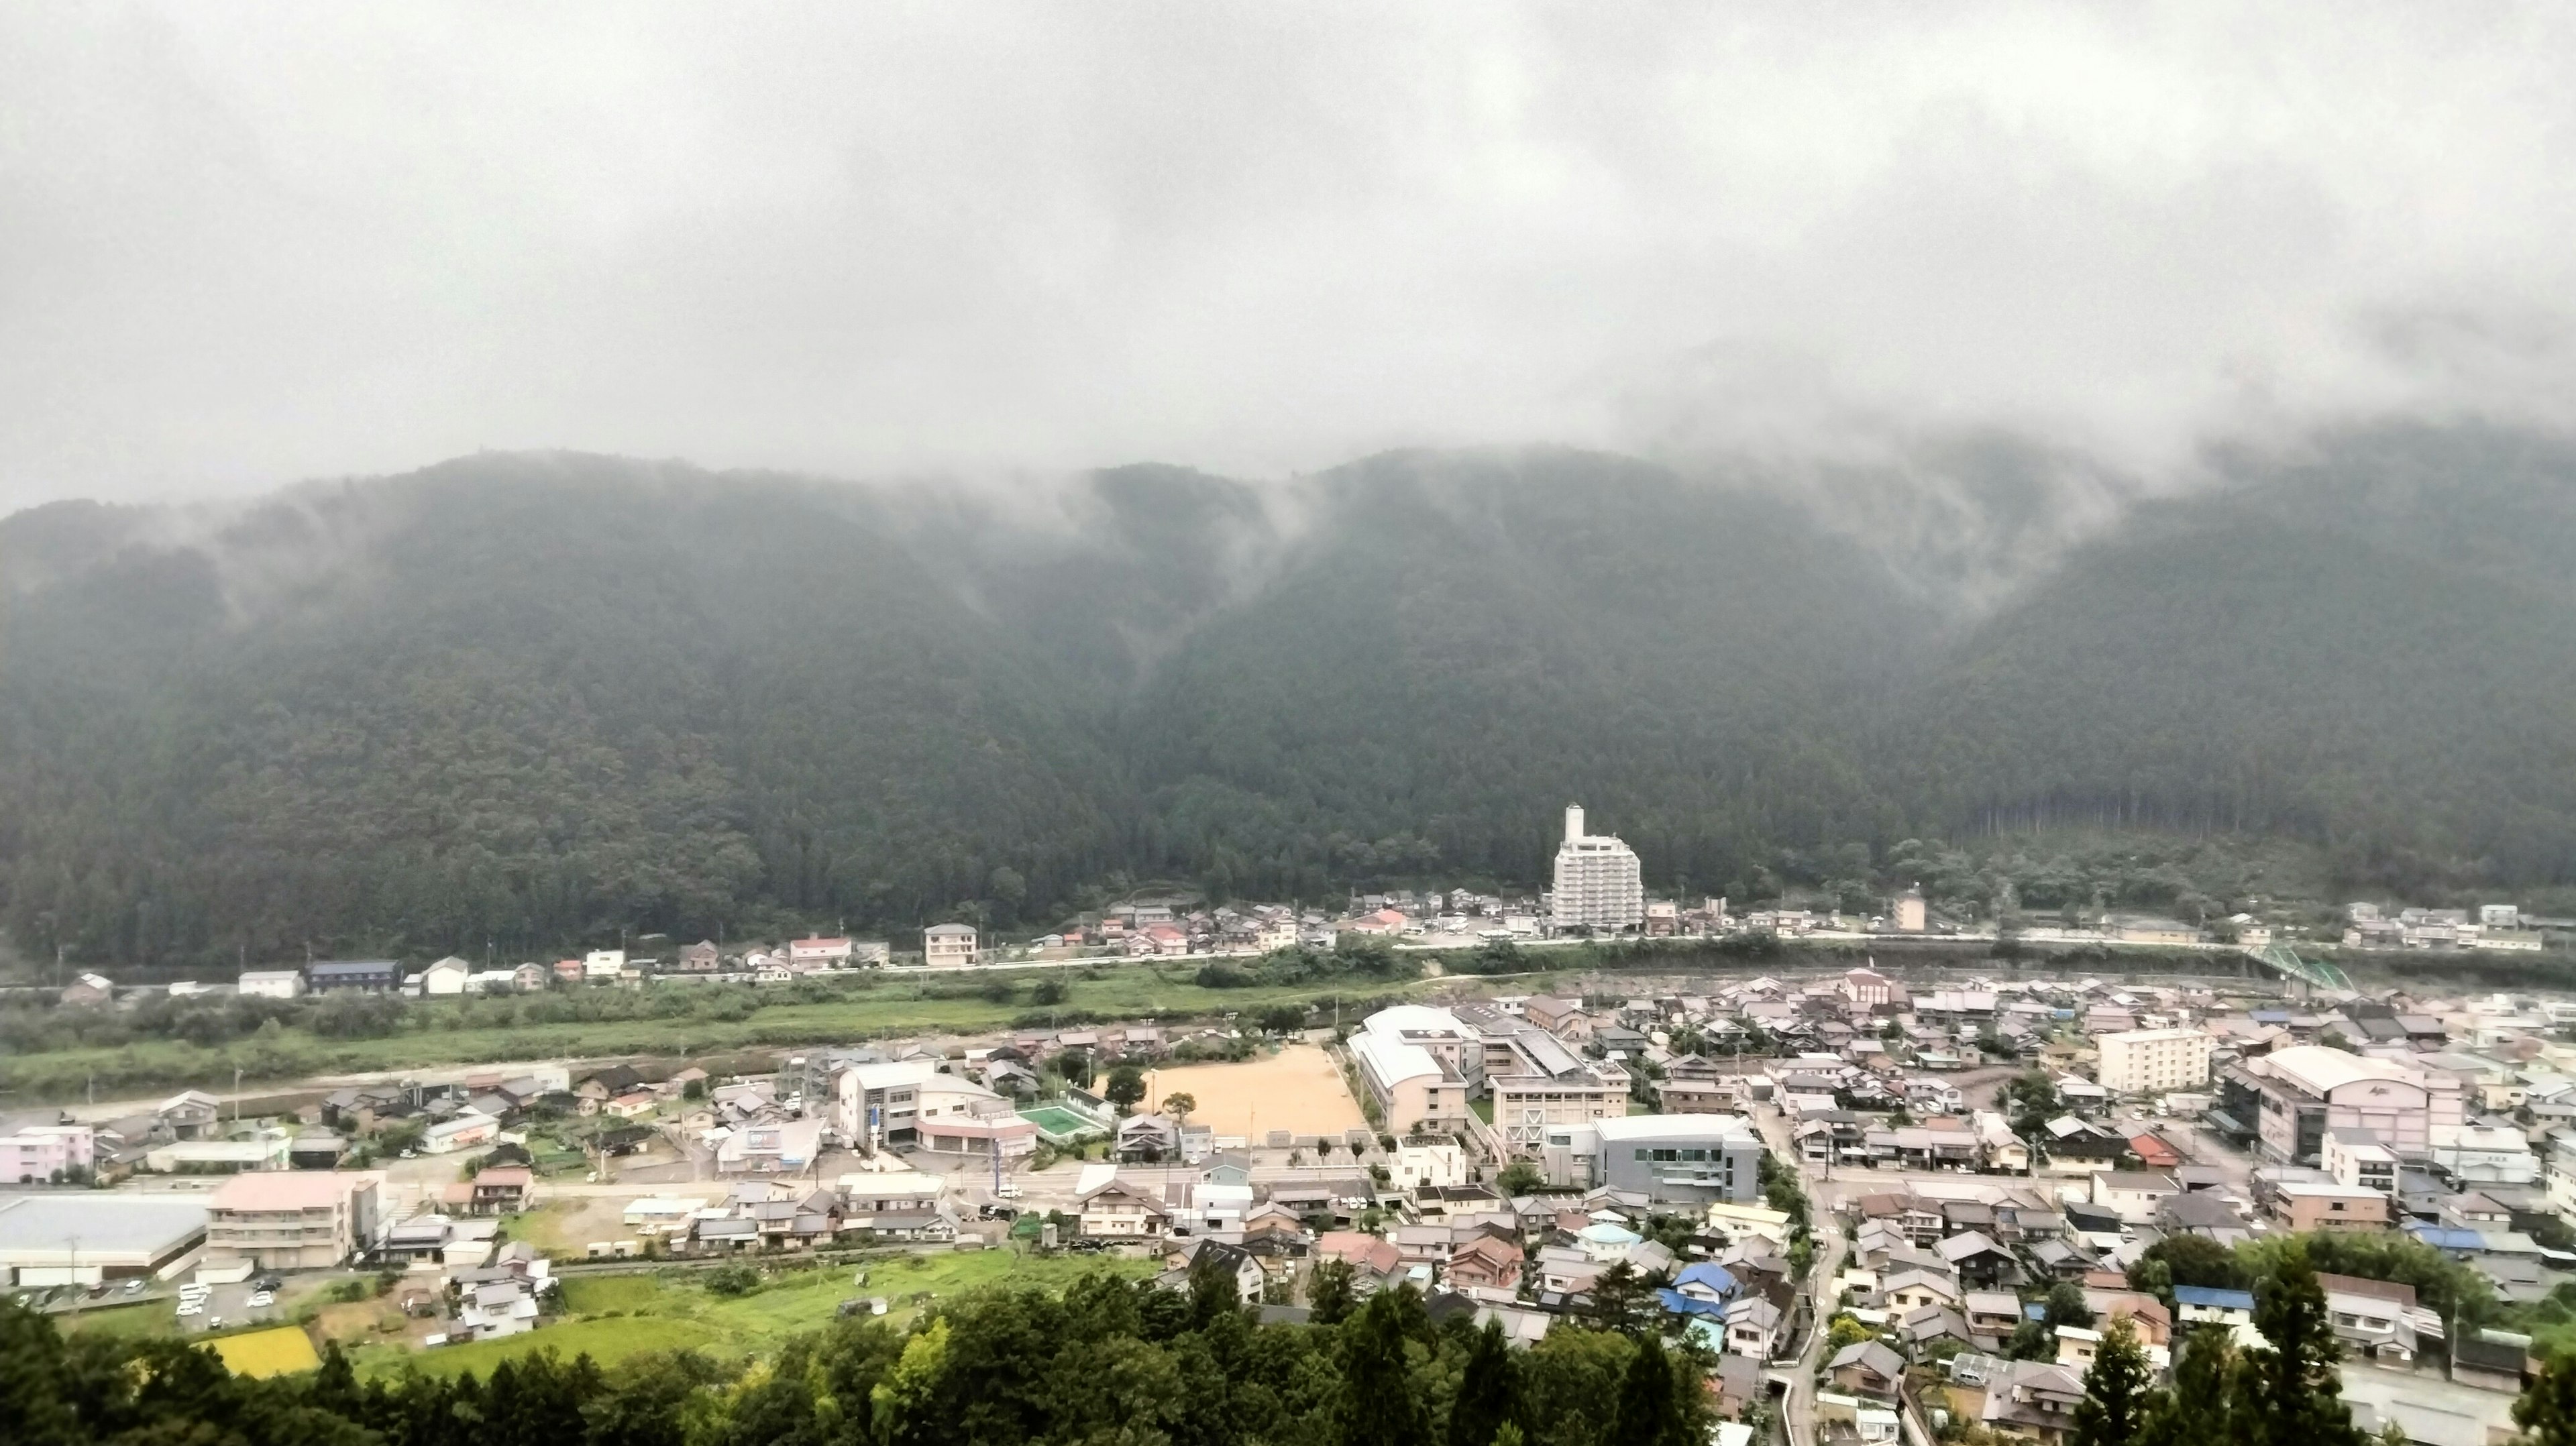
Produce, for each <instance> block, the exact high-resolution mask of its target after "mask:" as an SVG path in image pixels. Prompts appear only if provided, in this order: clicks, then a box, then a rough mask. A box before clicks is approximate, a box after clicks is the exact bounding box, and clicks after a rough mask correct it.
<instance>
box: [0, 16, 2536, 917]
mask: <svg viewBox="0 0 2576 1446" xmlns="http://www.w3.org/2000/svg"><path fill="white" fill-rule="evenodd" d="M2571 42H2576V17H2571V15H2570V14H2569V13H2568V12H2567V11H2565V10H2564V9H2562V8H2553V7H2542V6H2510V5H2506V6H2491V7H2483V8H2477V9H2460V8H2452V9H2442V10H2426V9H2422V8H2413V9H2403V8H2395V7H2391V8H2385V9H2381V8H2370V7H2356V6H2350V5H2314V6H2298V5H2293V6H2286V7H2267V8H2265V9H2263V10H2262V11H2260V12H2259V13H2247V12H2245V11H2243V10H2242V8H2241V7H2224V6H2217V5H2203V4H2176V5H2166V6H2155V7H2148V8H2143V9H2140V8H2121V9H2114V8H2104V9H2098V10H2083V9H2074V8H2068V7H2047V8H2042V7H2023V6H2007V5H1998V6H1965V7H1944V8H1940V9H1931V10H1927V9H1924V8H1921V7H1899V6H1888V7H1876V8H1873V7H1857V8H1848V9H1840V10H1833V11H1828V12H1819V11H1817V10H1815V9H1813V8H1812V7H1793V6H1779V7H1764V6H1751V7H1745V6H1730V7H1722V8H1717V9H1710V8H1707V7H1685V6H1650V7H1644V8H1629V9H1623V10H1617V11H1612V12H1606V13H1605V12H1602V11H1600V10H1598V9H1597V8H1579V7H1552V6H1541V5H1533V6H1509V5H1504V6H1477V7H1459V8H1453V9H1439V8H1432V7H1423V8H1418V9H1412V10H1403V9H1391V8H1390V7H1383V6H1326V7H1301V8H1298V9H1295V10H1291V11H1279V12H1256V11H1217V10H1210V9H1207V8H1204V7H1190V6H1137V7H1127V8H1119V9H1108V10H1102V9H1078V8H1065V7H1047V6H1031V7H1024V8H1002V9H996V8H993V7H969V8H961V7H953V6H925V7H911V8H907V7H864V8H859V9H848V8H837V7H819V6H812V7H809V6H798V5H781V6H773V7H766V8H759V9H754V10H751V11H740V10H735V11H726V12H721V13H719V12H712V11H706V10H703V9H690V8H682V7H656V6H624V5H621V6H603V7H595V8H588V7H550V8H548V9H546V10H543V11H541V12H533V13H532V12H528V11H525V10H523V9H518V8H511V7H500V6H491V7H474V6H465V7H442V8H439V9H436V10H429V11H385V10H373V9H352V8H349V7H333V6H311V7H303V8H298V7H291V6H290V7H287V8H285V9H282V10H281V9H279V8H277V7H264V8H262V9H260V10H257V11H250V10H241V9H229V8H225V7H219V6H201V5H198V6H180V5H154V4H141V5H132V6H126V7H122V8H118V9H115V10H112V11H100V10H77V9H63V8H41V7H20V8H17V9H13V10H9V11H7V12H5V13H0V395H6V396H8V397H9V398H10V399H11V405H9V406H6V407H0V514H5V520H0V910H4V911H5V921H6V925H7V931H8V935H9V938H10V940H11V941H12V942H13V943H14V944H15V945H16V946H18V947H21V948H29V949H42V948H48V947H50V946H52V945H55V944H59V945H61V946H63V947H64V948H65V949H66V950H67V951H68V952H70V953H72V954H75V955H78V956H80V957H86V958H97V959H102V960H125V961H143V962H166V963H173V964H179V963H185V962H187V961H190V960H198V959H212V958H221V957H243V956H247V955H250V954H256V953H277V954H279V955H280V956H281V957H283V956H284V955H285V954H288V953H292V952H293V951H295V950H297V949H299V948H301V947H303V946H305V945H308V944H315V943H316V941H321V943H322V944H323V945H326V946H332V947H361V946H364V947H385V948H398V949H411V948H438V949H445V948H448V947H460V946H461V945H462V944H463V943H465V942H468V941H472V940H477V939H499V940H503V941H507V942H508V943H509V944H510V946H511V947H517V946H518V945H519V944H526V945H527V946H529V947H532V948H533V947H539V946H542V945H547V944H550V943H553V942H556V941H563V940H570V939H574V938H579V937H584V936H587V935H592V934H596V933H597V932H598V931H599V930H601V929H608V930H611V931H612V932H613V930H614V929H615V928H617V927H619V926H620V925H625V924H632V925H637V926H642V925H650V926H653V927H656V928H661V929H666V930H668V931H672V932H680V931H689V932H692V933H693V934H694V933H695V932H702V931H713V930H717V929H722V928H726V927H734V928H750V927H766V926H769V925H773V924H776V925H780V926H785V925H787V924H790V923H793V922H795V921H808V922H818V923H819V922H827V921H831V920H836V919H837V920H846V921H848V922H849V923H850V924H851V925H852V927H860V926H862V925H864V926H865V927H869V928H883V929H895V928H902V927H908V926H910V925H912V924H915V923H918V922H920V921H922V920H925V919H930V918H936V917H944V916H948V915H951V914H965V915H968V916H972V917H976V918H980V919H983V920H985V921H987V922H990V923H993V924H995V925H998V926H1003V927H1011V926H1018V925H1027V924H1030V923H1032V922H1033V921H1041V920H1045V919H1048V918H1051V917H1054V916H1055V915H1056V913H1057V912H1058V911H1061V910H1062V909H1065V908H1068V907H1071V906H1073V905H1075V904H1077V903H1078V902H1080V901H1082V900H1083V899H1085V898H1088V897H1092V896H1093V895H1095V894H1096V892H1097V891H1098V890H1099V889H1101V888H1103V887H1106V886H1107V885H1108V883H1109V882H1111V881H1116V880H1121V879H1135V878H1142V877H1156V876H1161V877H1171V878H1179V879H1185V880H1189V881H1192V882H1195V883H1197V884H1199V885H1201V886H1203V887H1205V888H1207V889H1209V890H1211V891H1213V892H1233V893H1255V892H1257V893H1262V894H1266V895H1269V896H1274V897H1277V896H1302V897H1309V898H1312V897H1318V896H1321V895H1324V894H1328V893H1331V892H1332V891H1335V890H1340V889H1346V888H1348V887H1350V886H1352V885H1354V884H1359V883H1365V882H1368V881H1371V880H1379V879H1396V878H1409V877H1430V876H1435V875H1437V876H1449V877H1475V878H1490V879H1496V880H1514V881H1531V880H1535V879H1536V878H1538V877H1539V876H1540V874H1541V873H1542V872H1543V871H1544V868H1545V862H1546V857H1547V853H1546V851H1547V848H1548V842H1547V840H1548V834H1549V827H1550V825H1549V819H1550V818H1551V817H1553V814H1554V810H1555V809H1556V808H1558V807H1559V806H1561V805H1562V803H1563V802H1564V801H1565V800H1566V799H1567V798H1569V797H1580V798H1582V799H1583V800H1585V801H1586V803H1587V804H1589V805H1590V806H1592V807H1593V808H1594V809H1595V810H1596V816H1597V817H1599V818H1601V819H1604V820H1607V821H1611V825H1610V826H1614V827H1616V828H1618V829H1619V830H1620V831H1621V832H1622V833H1623V834H1625V835H1626V836H1628V837H1629V838H1631V839H1632V840H1634V841H1636V842H1637V843H1638V844H1639V846H1640V849H1641V851H1642V852H1643V853H1644V854H1645V855H1646V857H1647V859H1648V867H1649V870H1650V878H1651V880H1652V882H1653V883H1654V884H1655V885H1656V886H1657V887H1659V888H1676V889H1678V888H1686V887H1705V888H1711V889H1722V888H1727V887H1730V886H1735V885H1745V886H1752V885H1755V884H1757V883H1759V882H1760V881H1762V880H1765V879H1770V878H1772V877H1773V875H1772V873H1771V871H1772V870H1773V869H1774V868H1775V866H1777V867H1780V868H1787V867H1788V865H1786V864H1784V863H1783V860H1784V859H1786V858H1788V857H1790V856H1791V855H1793V854H1799V853H1801V852H1802V851H1803V852H1804V853H1805V854H1807V855H1810V856H1814V855H1816V852H1817V851H1826V852H1829V853H1832V855H1833V856H1834V857H1835V858H1838V859H1839V858H1858V859H1860V860H1862V861H1863V862H1867V861H1868V860H1870V859H1872V858H1879V859H1884V858H1886V857H1888V856H1889V852H1890V850H1892V849H1893V848H1894V847H1895V846H1896V845H1897V844H1899V843H1900V842H1902V841H1903V840H1906V839H1908V838H1915V839H1917V840H1921V839H1927V838H1928V839H1939V838H1950V837H1962V836H1968V835H1986V836H1992V835H1994V834H1995V833H1997V832H1998V831H2004V830H2016V829H2025V828H2037V827H2047V826H2051V825H2057V824H2080V825H2083V826H2085V827H2088V828H2091V827H2099V828H2110V829H2117V830H2136V831H2164V832H2166V833H2168V834H2178V835H2200V834H2229V835H2242V836H2245V837H2252V838H2262V839H2288V840H2295V841H2297V842H2298V844H2299V846H2301V847H2305V848H2312V849H2313V850H2314V851H2315V852H2316V854H2317V856H2318V857H2320V858H2322V859H2325V860H2327V861H2328V864H2327V865H2326V867H2328V868H2329V869H2330V871H2331V874H2332V877H2333V878H2334V879H2336V880H2338V881H2346V882H2350V883H2352V884H2354V885H2355V886H2357V887H2358V886H2369V887H2387V888H2391V889H2423V890H2441V889H2466V888H2470V887H2472V886H2479V887H2483V886H2485V885H2487V884H2490V883H2492V884H2496V885H2498V886H2514V887H2523V886H2528V887H2532V888H2550V887H2565V886H2569V885H2576V825H2571V824H2570V823H2569V822H2568V820H2569V819H2571V818H2576V793H2571V791H2570V790H2571V789H2576V755H2571V753H2570V749H2571V747H2576V744H2571V742H2570V740H2576V692H2571V689H2572V688H2576V682H2571V680H2576V653H2571V648H2576V644H2571V643H2570V641H2569V639H2571V638H2576V628H2571V627H2570V626H2569V624H2570V623H2571V622H2576V618H2571V616H2570V610H2571V608H2576V591H2571V588H2570V585H2569V584H2568V582H2567V577H2568V575H2569V569H2568V568H2567V566H2566V565H2565V559H2566V558H2567V557H2568V556H2570V555H2571V554H2576V548H2571V547H2570V546H2569V544H2570V543H2571V542H2576V523H2571V519H2576V449H2571V445H2570V442H2569V437H2570V435H2571V431H2576V318H2571V302H2570V298H2571V297H2576V250H2571V248H2569V247H2568V246H2567V245H2566V244H2565V238H2566V237H2567V236H2568V235H2569V234H2572V233H2576V227H2572V226H2571V224H2570V223H2571V222H2576V92H2571V90H2570V88H2569V87H2568V86H2566V84H2565V83H2564V77H2563V74H2562V73H2561V72H2562V71H2563V57H2565V56H2566V55H2568V54H2570V53H2576V44H2571ZM1853 851H1857V852H1856V853H1855V852H1853ZM1909 856H1919V855H1909ZM2075 902H2080V901H2079V900H2076V899H2074V898H2073V896H2072V895H2069V899H2068V903H2069V905H2070V906H2071V905H2072V904H2073V903H2075Z"/></svg>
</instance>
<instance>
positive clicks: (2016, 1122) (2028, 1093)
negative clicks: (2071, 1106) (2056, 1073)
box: [2003, 1065, 2066, 1140]
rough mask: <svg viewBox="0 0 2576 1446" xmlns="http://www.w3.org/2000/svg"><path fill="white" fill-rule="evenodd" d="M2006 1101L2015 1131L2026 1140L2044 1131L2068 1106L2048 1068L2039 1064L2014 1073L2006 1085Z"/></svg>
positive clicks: (2004, 1098) (2004, 1100)
mask: <svg viewBox="0 0 2576 1446" xmlns="http://www.w3.org/2000/svg"><path fill="white" fill-rule="evenodd" d="M2003 1103H2004V1108H2005V1111H2006V1112H2007V1114H2008V1115H2009V1116H2010V1117H2011V1121H2012V1132H2013V1133H2014V1134H2016V1135H2019V1136H2021V1137H2022V1138H2023V1139H2025V1140H2029V1139H2035V1138H2036V1137H2038V1136H2039V1135H2041V1134H2043V1133H2045V1132H2046V1127H2047V1125H2048V1122H2049V1121H2050V1120H2053V1119H2055V1118H2057V1117H2058V1116H2059V1115H2060V1114H2063V1113H2065V1108H2066V1106H2065V1102H2064V1101H2063V1100H2061V1099H2059V1098H2058V1096H2057V1086H2056V1085H2055V1084H2053V1083H2051V1082H2050V1080H2049V1078H2048V1073H2047V1071H2045V1070H2042V1069H2040V1068H2039V1067H2037V1066H2036V1065H2034V1066H2032V1067H2031V1068H2029V1069H2027V1070H2024V1071H2022V1072H2021V1073H2020V1074H2017V1075H2015V1076H2013V1078H2012V1080H2011V1082H2010V1083H2008V1084H2006V1085H2005V1086H2004V1092H2003Z"/></svg>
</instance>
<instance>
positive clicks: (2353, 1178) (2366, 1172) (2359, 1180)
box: [2319, 1130, 2397, 1194]
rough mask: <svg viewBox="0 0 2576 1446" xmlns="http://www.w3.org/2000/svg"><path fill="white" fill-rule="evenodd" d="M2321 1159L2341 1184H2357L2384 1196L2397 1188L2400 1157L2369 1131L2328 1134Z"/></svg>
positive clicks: (2337, 1131)
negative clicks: (2398, 1158) (2398, 1160)
mask: <svg viewBox="0 0 2576 1446" xmlns="http://www.w3.org/2000/svg"><path fill="white" fill-rule="evenodd" d="M2319 1157H2320V1159H2321V1161H2322V1163H2323V1166H2324V1169H2325V1172H2326V1173H2327V1174H2329V1175H2332V1176H2334V1177H2335V1183H2336V1184H2338V1185H2357V1186H2360V1187H2361V1188H2363V1189H2367V1190H2377V1191H2379V1192H2380V1193H2382V1194H2386V1193H2389V1192H2391V1191H2394V1190H2395V1189H2396V1188H2397V1155H2396V1153H2395V1152H2394V1151H2392V1150H2390V1149H2389V1148H2388V1147H2387V1146H2386V1145H2383V1144H2381V1143H2379V1137H2378V1136H2377V1135H2374V1134H2372V1133H2371V1132H2370V1131H2368V1130H2328V1131H2326V1138H2325V1144H2324V1146H2323V1148H2322V1149H2321V1150H2320V1152H2319Z"/></svg>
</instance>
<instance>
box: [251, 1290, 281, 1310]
mask: <svg viewBox="0 0 2576 1446" xmlns="http://www.w3.org/2000/svg"><path fill="white" fill-rule="evenodd" d="M275 1304H277V1297H276V1296H274V1295H271V1294H269V1293H268V1292H267V1291H264V1290H263V1291H261V1292H260V1293H259V1294H257V1295H254V1296H252V1297H251V1298H250V1308H251V1309H252V1310H266V1309H268V1308H269V1307H270V1306H273V1305H275Z"/></svg>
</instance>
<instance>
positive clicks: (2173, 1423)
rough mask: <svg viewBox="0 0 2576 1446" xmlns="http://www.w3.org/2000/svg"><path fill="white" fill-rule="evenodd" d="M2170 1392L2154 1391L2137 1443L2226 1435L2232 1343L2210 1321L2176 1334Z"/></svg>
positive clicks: (2175, 1443) (2182, 1444) (2184, 1442)
mask: <svg viewBox="0 0 2576 1446" xmlns="http://www.w3.org/2000/svg"><path fill="white" fill-rule="evenodd" d="M2180 1347H2181V1355H2180V1356H2179V1357H2178V1358H2177V1359H2176V1360H2175V1362H2174V1384H2173V1389H2172V1390H2171V1391H2167V1392H2164V1393H2162V1394H2161V1395H2159V1396H2158V1398H2157V1399H2156V1400H2155V1402H2154V1403H2153V1404H2152V1405H2151V1406H2150V1407H2149V1408H2148V1410H2147V1412H2146V1419H2145V1420H2144V1422H2143V1423H2141V1425H2140V1427H2139V1430H2138V1442H2139V1446H2217V1443H2219V1442H2221V1441H2224V1440H2226V1439H2227V1438H2228V1429H2227V1427H2228V1391H2229V1388H2230V1385H2231V1383H2232V1382H2233V1381H2234V1380H2235V1376H2236V1348H2235V1345H2234V1343H2233V1342H2232V1341H2231V1340H2230V1339H2229V1338H2228V1334H2227V1332H2226V1331H2225V1330H2223V1329H2220V1328H2218V1327H2215V1326H2209V1327H2202V1328H2200V1329H2196V1330H2192V1331H2188V1332H2186V1333H2185V1334H2184V1335H2183V1336H2182V1337H2180Z"/></svg>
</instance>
